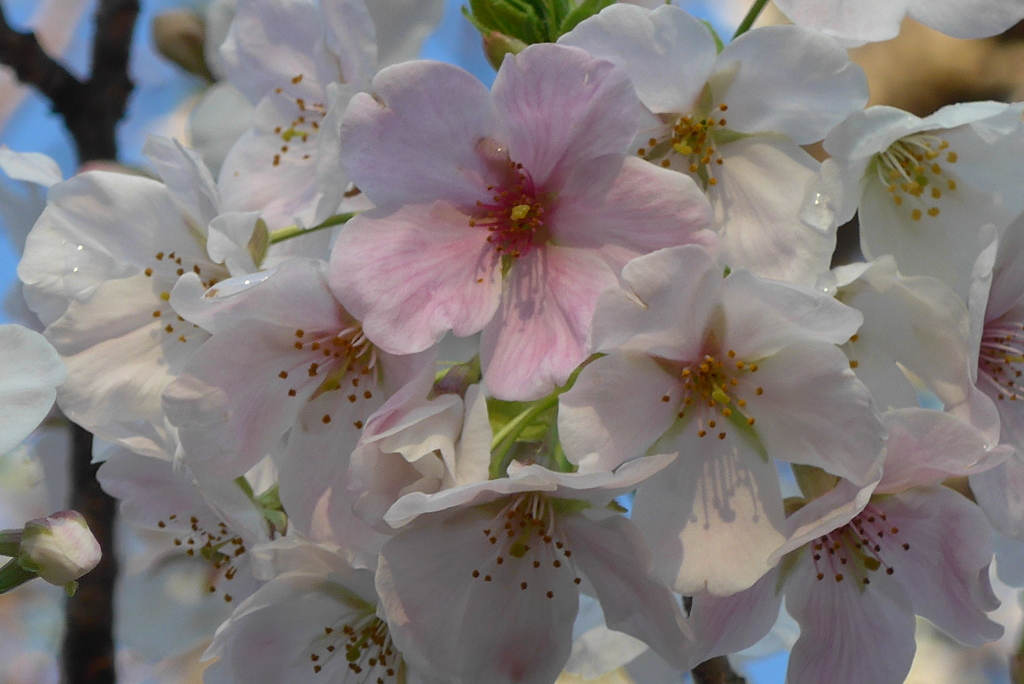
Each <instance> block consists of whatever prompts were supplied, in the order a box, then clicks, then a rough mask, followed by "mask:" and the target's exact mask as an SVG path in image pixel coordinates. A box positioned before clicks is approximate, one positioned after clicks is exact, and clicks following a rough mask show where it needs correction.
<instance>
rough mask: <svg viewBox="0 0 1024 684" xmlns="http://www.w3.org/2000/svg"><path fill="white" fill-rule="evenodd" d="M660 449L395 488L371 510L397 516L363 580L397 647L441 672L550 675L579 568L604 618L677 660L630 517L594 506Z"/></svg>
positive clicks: (649, 470)
mask: <svg viewBox="0 0 1024 684" xmlns="http://www.w3.org/2000/svg"><path fill="white" fill-rule="evenodd" d="M672 458H673V456H652V457H650V458H646V459H641V460H639V461H635V462H632V463H627V464H624V465H623V466H622V467H621V468H619V469H618V470H617V471H616V472H615V473H610V472H602V473H592V474H589V475H582V474H573V473H565V474H563V473H556V472H553V471H550V470H548V469H547V468H544V467H543V466H540V465H536V464H533V465H526V466H523V465H521V464H517V463H513V466H512V467H510V468H509V477H507V478H501V479H498V480H491V481H489V482H481V483H477V484H470V485H464V486H457V487H453V488H451V489H447V490H443V491H441V492H438V493H437V494H423V493H420V492H413V493H411V494H407V495H406V496H405V497H403V498H402V499H399V500H398V502H396V503H395V505H394V506H393V507H392V508H391V510H390V511H388V514H387V516H386V518H385V519H386V520H388V521H389V522H390V523H391V524H392V525H396V526H400V529H399V531H398V533H397V534H396V535H395V536H394V537H392V538H391V539H390V540H389V541H388V542H387V543H386V544H385V545H384V548H383V549H382V550H381V556H380V561H379V565H378V569H377V591H378V593H379V594H380V596H381V600H382V603H383V607H384V610H385V612H386V614H387V616H388V624H389V626H390V629H391V635H392V638H393V639H394V641H395V643H396V644H397V645H398V647H399V648H400V649H401V650H402V652H403V653H404V655H405V658H406V660H407V661H409V662H411V663H415V664H416V665H417V667H419V668H421V669H422V670H423V671H424V672H427V673H430V674H433V675H435V676H437V677H439V678H443V679H445V680H450V679H451V678H453V677H457V678H459V679H461V680H462V681H488V682H496V683H504V682H509V683H511V682H537V683H538V684H539V683H541V682H552V681H554V679H555V678H556V676H557V675H558V673H559V672H560V671H561V669H562V667H563V666H564V665H565V663H566V660H567V659H568V657H569V654H570V650H571V646H572V638H571V637H572V626H573V622H574V620H575V618H576V614H577V609H578V601H579V591H580V586H581V585H582V582H583V578H584V577H585V578H586V579H587V581H588V584H589V585H590V586H592V591H593V592H595V593H596V596H597V597H598V599H599V600H600V601H601V605H602V608H603V609H604V614H605V619H606V621H607V624H608V626H609V627H610V628H611V629H614V630H618V631H621V632H625V633H627V634H630V635H632V636H634V637H637V638H639V639H641V640H643V641H645V642H646V643H647V644H648V645H650V647H651V648H652V649H654V650H655V651H656V652H657V653H658V654H659V655H660V656H661V657H662V658H665V659H666V660H668V661H669V662H671V663H674V664H675V665H676V666H677V667H681V666H682V664H683V663H684V661H685V658H686V655H685V654H686V650H687V648H688V640H687V637H686V632H685V627H684V625H683V623H682V614H681V611H680V608H679V604H678V603H677V601H676V599H675V598H674V597H673V595H672V594H671V592H670V591H669V589H668V588H667V587H666V586H665V585H664V584H662V583H661V582H659V581H658V580H656V579H655V578H653V577H652V576H651V574H650V554H649V552H648V550H647V549H646V546H645V544H644V542H643V540H642V538H641V537H640V535H639V533H638V532H637V530H636V528H635V527H634V526H633V525H632V524H631V523H630V521H629V520H627V519H626V518H623V517H622V516H620V515H617V514H614V513H611V512H610V511H607V509H604V510H602V507H603V506H604V504H606V503H607V502H608V501H610V500H611V498H612V497H614V496H616V495H617V494H620V493H622V492H625V491H628V490H630V489H632V488H633V487H635V486H636V484H637V482H639V481H641V480H643V479H645V478H648V477H650V476H651V475H653V474H654V473H656V472H657V471H659V470H661V469H662V468H664V467H665V465H666V464H667V463H668V462H669V461H670V460H671V459H672ZM495 615H501V616H503V617H502V619H501V620H500V621H499V622H495V620H494V616H495Z"/></svg>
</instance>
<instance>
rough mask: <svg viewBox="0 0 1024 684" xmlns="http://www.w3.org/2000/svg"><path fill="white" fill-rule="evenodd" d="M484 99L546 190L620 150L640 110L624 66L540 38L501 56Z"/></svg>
mask: <svg viewBox="0 0 1024 684" xmlns="http://www.w3.org/2000/svg"><path fill="white" fill-rule="evenodd" d="M491 99H492V100H493V102H494V109H495V112H496V124H497V132H498V139H499V140H501V141H502V142H504V143H507V144H508V154H509V156H510V158H511V159H512V160H513V161H514V162H517V163H519V164H522V165H523V166H524V167H525V168H526V169H528V170H529V171H530V174H531V175H532V176H533V180H534V182H535V183H537V185H538V186H540V187H548V188H557V187H559V186H560V185H561V184H562V183H563V182H564V180H565V179H566V178H567V177H568V175H569V174H570V173H571V172H572V170H573V169H575V168H577V167H579V166H581V165H585V164H587V163H588V162H590V161H591V160H593V159H597V158H599V157H603V156H605V155H608V154H625V152H626V151H627V150H628V149H629V145H630V144H631V143H632V142H633V138H634V137H635V136H636V133H637V129H638V127H639V122H640V115H641V112H642V111H643V105H642V104H640V100H639V99H637V96H636V93H635V91H634V90H633V86H632V85H631V84H630V82H629V77H628V76H627V75H626V72H624V71H622V70H621V69H617V68H616V67H615V66H613V65H612V64H610V63H609V62H606V61H604V60H599V59H594V58H592V57H591V56H590V55H588V54H587V53H586V52H585V51H583V50H581V49H579V48H574V47H569V46H565V45H551V44H545V43H540V44H537V45H531V46H529V47H528V48H526V49H525V50H523V51H522V52H521V53H519V54H518V55H515V56H507V57H506V60H505V62H504V64H502V68H501V69H499V71H498V76H497V78H495V81H494V86H493V87H492V88H491ZM357 184H358V181H357ZM360 187H362V186H360Z"/></svg>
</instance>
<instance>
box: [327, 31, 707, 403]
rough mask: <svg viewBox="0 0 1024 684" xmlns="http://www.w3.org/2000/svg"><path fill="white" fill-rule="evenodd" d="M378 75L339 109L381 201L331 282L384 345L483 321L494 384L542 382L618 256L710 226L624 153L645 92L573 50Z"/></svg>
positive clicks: (685, 182)
mask: <svg viewBox="0 0 1024 684" xmlns="http://www.w3.org/2000/svg"><path fill="white" fill-rule="evenodd" d="M423 83H428V84H430V85H429V87H423V85H422V84H423ZM372 91H373V95H368V94H364V95H358V96H356V97H355V98H353V100H352V104H351V105H350V106H349V108H348V110H347V111H346V114H345V122H344V124H343V126H342V152H341V154H342V162H343V164H344V166H345V167H346V169H347V170H348V173H349V175H350V177H351V178H352V179H353V181H354V182H355V183H356V185H357V186H358V187H359V188H360V189H361V190H362V191H363V192H364V193H365V194H366V196H367V197H368V198H369V199H370V200H371V201H373V202H374V203H375V204H376V205H377V207H378V208H377V209H375V210H373V211H372V212H367V213H365V214H362V215H360V216H358V217H356V218H355V219H353V220H352V221H351V222H350V223H349V224H348V225H347V226H346V228H345V229H344V230H343V231H342V234H341V235H340V236H339V238H338V240H337V242H336V243H335V246H334V251H333V253H332V258H331V285H332V287H333V288H334V290H335V293H336V294H337V296H338V299H339V300H340V301H341V302H342V304H344V305H345V307H346V308H347V309H348V310H349V311H351V312H352V313H353V315H355V316H356V317H357V318H359V319H360V320H362V321H363V329H364V330H365V332H366V335H367V337H368V338H369V339H370V340H371V341H373V342H374V343H375V344H377V345H378V346H379V347H380V348H382V349H383V350H385V351H388V352H390V353H411V352H417V351H421V350H423V349H426V348H428V347H429V346H431V345H432V344H434V343H436V342H437V341H438V340H439V339H440V338H441V336H442V335H443V334H444V333H445V332H446V331H448V330H452V331H453V332H454V333H455V334H456V335H459V336H465V335H470V334H473V333H475V332H478V331H481V330H482V331H483V336H482V340H481V361H482V364H483V369H484V379H485V380H486V382H487V385H488V387H489V388H490V389H491V391H493V392H494V394H495V396H498V397H501V398H505V399H517V400H522V399H531V398H538V397H541V396H543V395H545V394H547V393H548V392H550V391H551V389H552V388H553V387H554V385H556V384H561V383H563V382H565V380H566V379H567V378H568V376H569V373H570V372H571V371H572V370H573V368H575V367H576V365H577V364H578V363H579V362H580V361H582V360H583V359H584V357H585V356H586V353H587V344H586V340H587V332H588V329H589V325H590V317H591V314H592V312H593V306H594V303H595V301H596V299H597V295H598V294H599V293H600V292H601V290H603V289H604V288H606V287H609V286H612V285H615V284H616V282H617V274H618V271H619V269H621V267H622V265H624V264H625V262H626V261H628V260H629V259H630V258H632V257H634V256H637V255H638V254H642V253H645V252H648V251H651V250H652V249H657V248H659V247H663V246H668V245H673V244H681V243H686V242H694V241H696V242H702V243H705V244H712V242H713V239H714V238H713V236H711V235H710V234H709V233H707V232H706V231H704V230H703V228H704V227H705V226H706V225H707V222H708V208H707V203H706V202H705V201H704V200H703V198H702V197H701V196H700V193H699V191H698V190H697V188H696V187H695V186H694V185H693V183H692V181H690V180H689V179H687V178H684V177H682V176H680V175H679V174H673V173H669V172H667V171H664V170H662V169H658V168H656V167H653V166H651V165H648V164H644V163H642V162H640V161H639V160H635V159H630V158H627V157H626V156H625V152H626V150H627V145H629V144H630V141H631V140H632V139H633V137H634V136H635V135H636V131H637V125H638V117H639V116H640V113H641V106H640V103H639V101H637V99H636V95H635V94H634V93H633V90H632V87H631V86H630V85H629V82H628V80H627V78H626V75H625V74H624V73H623V72H621V71H620V70H618V69H615V68H614V67H613V66H612V65H611V64H609V63H607V62H604V61H599V60H593V59H591V58H589V57H588V56H587V55H586V54H585V53H584V52H583V51H581V50H577V49H574V48H568V47H562V46H553V45H536V46H531V47H530V48H527V49H526V50H524V51H523V52H522V53H521V54H519V55H516V56H515V57H508V58H507V59H506V61H505V63H504V65H503V66H502V68H501V70H500V71H499V73H498V77H497V80H496V81H495V84H494V88H493V90H492V91H491V93H490V95H488V93H487V91H486V90H485V88H484V86H483V85H482V84H481V83H480V82H479V81H477V80H476V79H475V78H473V77H472V76H470V75H469V74H468V73H466V72H464V71H462V70H461V69H458V68H456V67H451V66H448V65H444V64H439V63H434V62H412V63H409V64H406V65H398V66H394V67H390V68H388V69H385V70H384V71H382V72H380V74H378V76H377V77H376V78H375V79H374V82H373V86H372Z"/></svg>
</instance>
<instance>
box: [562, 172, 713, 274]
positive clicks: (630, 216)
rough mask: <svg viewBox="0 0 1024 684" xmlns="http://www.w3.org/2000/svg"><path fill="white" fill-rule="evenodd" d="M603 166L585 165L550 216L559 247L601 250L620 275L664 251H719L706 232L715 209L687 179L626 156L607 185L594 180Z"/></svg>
mask: <svg viewBox="0 0 1024 684" xmlns="http://www.w3.org/2000/svg"><path fill="white" fill-rule="evenodd" d="M602 161H603V160H602ZM602 166H603V164H601V163H585V164H583V165H581V166H579V167H576V168H574V169H573V170H572V171H571V172H570V174H569V177H568V179H567V180H566V184H565V186H564V187H563V189H562V194H561V197H560V199H559V202H558V204H557V205H556V208H555V211H554V212H553V213H552V215H551V225H552V236H553V239H554V240H555V241H556V242H558V243H559V244H564V245H568V246H573V247H589V248H591V249H595V250H600V252H601V254H602V255H603V256H604V257H605V258H606V259H608V262H609V264H610V265H612V267H613V268H615V270H616V271H618V270H621V269H622V267H623V266H625V264H626V262H627V261H629V260H630V259H632V258H634V257H637V256H640V255H641V254H646V253H648V252H653V251H654V250H657V249H661V248H663V247H674V246H676V245H684V244H699V245H702V246H704V247H707V248H709V249H712V250H713V249H714V248H715V247H716V246H717V242H718V241H717V238H715V236H714V235H713V234H712V233H711V232H710V231H708V230H707V228H708V227H709V226H710V225H711V205H710V204H708V201H707V199H706V198H705V197H704V193H703V192H701V191H700V190H699V189H698V188H697V186H696V185H695V184H694V182H693V181H692V180H691V179H690V178H689V177H688V176H685V175H683V174H680V173H675V172H674V171H668V170H666V169H662V168H659V167H657V166H655V165H653V164H649V163H647V162H645V161H643V160H641V159H636V158H634V157H627V158H626V159H625V160H623V162H622V165H621V167H618V172H617V175H615V176H613V177H612V178H611V179H609V180H610V181H611V184H610V185H608V184H607V183H606V182H605V183H602V182H600V181H601V179H600V178H599V177H598V178H595V177H594V176H595V175H598V174H601V173H602V171H603V170H602Z"/></svg>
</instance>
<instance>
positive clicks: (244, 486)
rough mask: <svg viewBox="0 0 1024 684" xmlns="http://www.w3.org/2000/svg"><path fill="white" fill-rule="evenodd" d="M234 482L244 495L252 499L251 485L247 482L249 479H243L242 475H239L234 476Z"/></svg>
mask: <svg viewBox="0 0 1024 684" xmlns="http://www.w3.org/2000/svg"><path fill="white" fill-rule="evenodd" d="M235 484H236V485H238V488H239V489H241V490H242V491H243V492H245V495H246V496H247V497H249V499H250V500H251V499H252V497H253V493H252V485H250V484H249V481H248V480H246V479H245V476H244V475H239V476H238V477H236V478H235Z"/></svg>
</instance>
